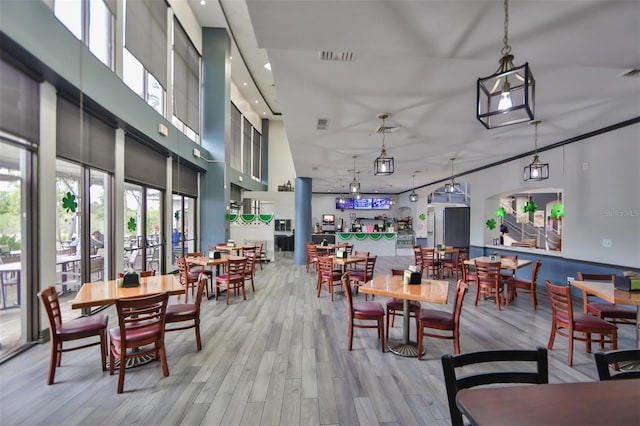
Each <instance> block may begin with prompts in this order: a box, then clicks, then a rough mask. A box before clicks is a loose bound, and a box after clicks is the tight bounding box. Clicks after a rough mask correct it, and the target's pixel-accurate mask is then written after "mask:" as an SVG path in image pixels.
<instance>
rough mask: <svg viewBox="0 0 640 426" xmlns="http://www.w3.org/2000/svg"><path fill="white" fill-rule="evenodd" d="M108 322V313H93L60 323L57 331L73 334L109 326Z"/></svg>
mask: <svg viewBox="0 0 640 426" xmlns="http://www.w3.org/2000/svg"><path fill="white" fill-rule="evenodd" d="M108 322H109V317H108V316H107V315H91V316H88V317H82V318H77V319H74V320H71V321H66V322H64V323H62V324H58V325H56V331H57V332H58V334H62V335H65V336H71V335H74V334H81V333H86V332H88V331H94V330H100V329H103V328H107V323H108Z"/></svg>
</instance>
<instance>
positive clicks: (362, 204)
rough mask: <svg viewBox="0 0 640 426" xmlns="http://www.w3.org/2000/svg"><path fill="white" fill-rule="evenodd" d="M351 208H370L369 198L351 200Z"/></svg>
mask: <svg viewBox="0 0 640 426" xmlns="http://www.w3.org/2000/svg"><path fill="white" fill-rule="evenodd" d="M353 208H354V209H356V210H371V198H361V199H359V200H358V199H355V200H353Z"/></svg>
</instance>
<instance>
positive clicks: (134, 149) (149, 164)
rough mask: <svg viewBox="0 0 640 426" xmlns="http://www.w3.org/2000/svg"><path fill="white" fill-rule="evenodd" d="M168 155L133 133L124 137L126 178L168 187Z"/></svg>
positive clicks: (153, 185)
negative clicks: (140, 139) (145, 142)
mask: <svg viewBox="0 0 640 426" xmlns="http://www.w3.org/2000/svg"><path fill="white" fill-rule="evenodd" d="M167 157H168V155H166V154H162V153H160V152H158V151H156V150H154V149H153V148H151V147H150V146H148V145H145V144H144V143H142V142H140V141H139V140H138V139H135V138H134V137H132V136H131V135H125V137H124V178H125V179H126V180H128V181H131V182H136V183H140V184H143V185H148V186H152V187H154V188H158V189H166V188H167Z"/></svg>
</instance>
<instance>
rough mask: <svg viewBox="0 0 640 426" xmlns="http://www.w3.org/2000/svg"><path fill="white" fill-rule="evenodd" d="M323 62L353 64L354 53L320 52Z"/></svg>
mask: <svg viewBox="0 0 640 426" xmlns="http://www.w3.org/2000/svg"><path fill="white" fill-rule="evenodd" d="M320 60H321V61H334V62H352V61H353V52H331V51H328V50H323V51H322V52H320Z"/></svg>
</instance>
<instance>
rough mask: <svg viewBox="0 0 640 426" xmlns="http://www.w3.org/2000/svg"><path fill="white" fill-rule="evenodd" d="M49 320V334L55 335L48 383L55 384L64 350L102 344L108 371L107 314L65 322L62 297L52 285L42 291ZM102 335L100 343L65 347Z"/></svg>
mask: <svg viewBox="0 0 640 426" xmlns="http://www.w3.org/2000/svg"><path fill="white" fill-rule="evenodd" d="M38 297H39V298H40V300H41V301H42V304H43V305H44V308H45V311H46V312H47V318H48V319H49V336H50V338H51V357H50V359H49V377H48V378H47V384H48V385H52V384H53V382H54V379H55V375H56V367H60V363H61V361H62V353H63V352H70V351H75V350H78V349H84V348H88V347H90V346H97V345H100V360H101V365H102V371H107V352H106V351H107V324H108V322H109V317H108V316H107V315H91V316H88V317H81V318H77V319H74V320H71V321H66V322H62V314H61V311H60V300H59V299H58V293H57V292H56V288H55V287H53V286H52V287H49V288H46V289H44V290H42V291H41V292H40V293H38ZM88 337H98V338H99V340H98V341H97V342H95V341H93V342H91V343H85V344H83V345H80V346H74V347H72V348H63V347H62V346H63V344H64V342H69V341H72V340H80V339H85V338H88Z"/></svg>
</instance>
